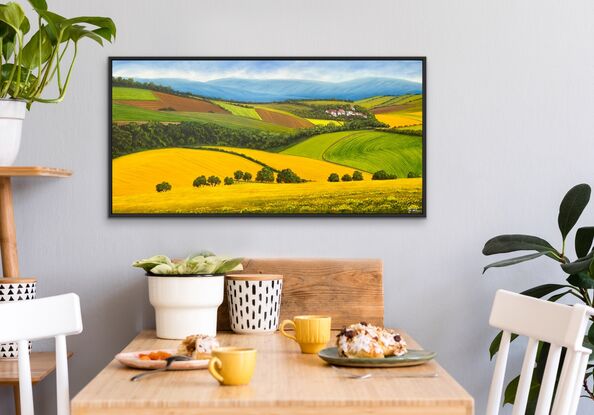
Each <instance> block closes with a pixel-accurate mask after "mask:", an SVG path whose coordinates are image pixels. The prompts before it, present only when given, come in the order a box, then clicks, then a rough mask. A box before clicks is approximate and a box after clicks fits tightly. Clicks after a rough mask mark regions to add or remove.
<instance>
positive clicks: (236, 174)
mask: <svg viewBox="0 0 594 415" xmlns="http://www.w3.org/2000/svg"><path fill="white" fill-rule="evenodd" d="M233 177H235V180H241V178H242V177H243V172H242V171H241V170H237V171H236V172H235V173H233Z"/></svg>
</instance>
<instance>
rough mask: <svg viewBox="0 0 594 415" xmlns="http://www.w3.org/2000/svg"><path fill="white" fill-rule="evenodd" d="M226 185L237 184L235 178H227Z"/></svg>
mask: <svg viewBox="0 0 594 415" xmlns="http://www.w3.org/2000/svg"><path fill="white" fill-rule="evenodd" d="M224 183H225V186H228V185H230V184H233V183H235V180H233V177H228V176H227V177H225V180H224Z"/></svg>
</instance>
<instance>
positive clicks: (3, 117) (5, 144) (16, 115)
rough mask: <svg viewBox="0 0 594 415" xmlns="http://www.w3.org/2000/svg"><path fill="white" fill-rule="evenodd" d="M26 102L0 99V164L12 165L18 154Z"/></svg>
mask: <svg viewBox="0 0 594 415" xmlns="http://www.w3.org/2000/svg"><path fill="white" fill-rule="evenodd" d="M26 112H27V103H26V102H25V101H19V100H15V99H0V166H12V165H13V164H14V161H15V160H16V158H17V155H18V154H19V148H20V146H21V133H22V131H23V120H24V119H25V113H26Z"/></svg>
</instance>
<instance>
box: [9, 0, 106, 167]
mask: <svg viewBox="0 0 594 415" xmlns="http://www.w3.org/2000/svg"><path fill="white" fill-rule="evenodd" d="M28 1H29V3H30V4H31V6H32V7H33V10H34V11H35V13H36V14H37V16H36V19H35V20H36V21H37V27H38V30H37V31H36V32H35V33H30V29H31V23H30V22H29V19H28V18H27V16H26V15H25V12H24V10H23V8H22V7H21V5H19V4H18V3H14V2H10V3H6V4H2V3H0V166H9V165H12V164H13V163H14V161H15V159H16V156H17V154H18V151H19V147H20V142H21V131H22V124H23V120H24V118H25V112H26V109H30V108H31V104H32V103H33V102H44V103H54V102H60V101H62V100H63V99H64V95H65V94H66V89H67V88H68V83H69V82H70V76H71V74H72V68H73V66H74V62H75V60H76V55H77V51H78V42H79V41H80V40H81V39H84V38H86V39H91V40H94V41H95V42H97V43H98V44H100V45H103V41H108V42H111V41H112V40H113V39H114V38H115V35H116V27H115V24H114V22H113V21H112V20H111V19H110V18H108V17H89V16H83V17H73V18H65V17H62V16H60V15H58V14H56V13H53V12H50V11H49V10H48V9H47V3H46V1H45V0H28ZM51 84H55V86H56V87H57V95H56V96H54V97H51V98H47V97H44V96H43V95H42V94H43V92H44V90H45V89H46V88H47V87H48V85H51Z"/></svg>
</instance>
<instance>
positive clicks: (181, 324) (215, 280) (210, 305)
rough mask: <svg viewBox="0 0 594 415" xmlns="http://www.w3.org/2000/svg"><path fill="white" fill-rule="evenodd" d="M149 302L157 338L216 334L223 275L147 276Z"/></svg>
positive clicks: (223, 284)
mask: <svg viewBox="0 0 594 415" xmlns="http://www.w3.org/2000/svg"><path fill="white" fill-rule="evenodd" d="M148 286H149V300H150V302H151V305H152V306H153V307H154V308H155V319H156V323H157V337H160V338H163V339H184V338H185V337H186V336H189V335H190V334H207V335H209V336H216V334H217V309H218V308H219V306H220V305H221V303H222V302H223V296H224V290H225V277H224V276H223V275H192V276H183V277H173V276H149V277H148Z"/></svg>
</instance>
